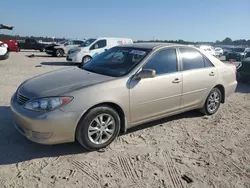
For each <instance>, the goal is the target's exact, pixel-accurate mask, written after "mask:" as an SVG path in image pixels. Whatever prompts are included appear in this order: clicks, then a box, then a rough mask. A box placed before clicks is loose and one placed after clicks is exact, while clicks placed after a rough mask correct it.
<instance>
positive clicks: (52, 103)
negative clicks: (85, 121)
mask: <svg viewBox="0 0 250 188" xmlns="http://www.w3.org/2000/svg"><path fill="white" fill-rule="evenodd" d="M72 99H73V97H48V98H41V99H34V100H32V101H29V102H27V103H26V104H25V105H24V108H26V109H28V110H33V111H51V110H54V109H55V108H58V107H60V106H62V105H65V104H67V103H69V102H70V101H71V100H72Z"/></svg>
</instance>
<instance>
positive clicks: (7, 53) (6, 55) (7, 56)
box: [3, 51, 10, 59]
mask: <svg viewBox="0 0 250 188" xmlns="http://www.w3.org/2000/svg"><path fill="white" fill-rule="evenodd" d="M9 55H10V52H9V51H7V52H6V54H5V55H4V58H3V59H8V58H9Z"/></svg>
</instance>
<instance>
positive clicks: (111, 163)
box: [108, 158, 121, 174]
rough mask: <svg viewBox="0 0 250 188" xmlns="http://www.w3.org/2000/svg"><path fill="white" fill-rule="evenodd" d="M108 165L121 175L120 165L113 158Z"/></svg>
mask: <svg viewBox="0 0 250 188" xmlns="http://www.w3.org/2000/svg"><path fill="white" fill-rule="evenodd" d="M108 165H109V166H110V167H111V168H112V169H113V170H114V171H115V172H117V173H119V174H120V173H121V170H120V168H119V164H118V163H117V161H116V160H114V159H113V158H111V159H110V160H109V162H108Z"/></svg>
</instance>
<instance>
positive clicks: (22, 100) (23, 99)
mask: <svg viewBox="0 0 250 188" xmlns="http://www.w3.org/2000/svg"><path fill="white" fill-rule="evenodd" d="M28 100H29V98H27V97H25V96H23V95H21V94H17V102H18V104H20V105H23V104H25V103H26V102H27V101H28Z"/></svg>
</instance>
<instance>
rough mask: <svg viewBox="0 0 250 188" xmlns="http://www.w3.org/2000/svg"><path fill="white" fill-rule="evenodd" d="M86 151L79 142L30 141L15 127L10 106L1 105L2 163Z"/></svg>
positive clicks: (0, 145)
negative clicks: (44, 143) (42, 143)
mask: <svg viewBox="0 0 250 188" xmlns="http://www.w3.org/2000/svg"><path fill="white" fill-rule="evenodd" d="M85 152H87V151H86V150H85V149H84V148H83V147H82V146H81V145H80V144H79V143H77V142H75V143H68V144H58V145H41V144H36V143H33V142H31V141H29V140H28V139H27V138H25V137H24V136H23V135H21V134H20V133H19V132H18V131H17V130H16V129H15V127H14V125H13V119H12V113H11V110H10V107H9V106H0V153H1V154H0V165H4V164H14V163H18V162H23V161H28V160H31V159H36V158H43V157H56V156H64V155H72V154H79V153H85Z"/></svg>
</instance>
